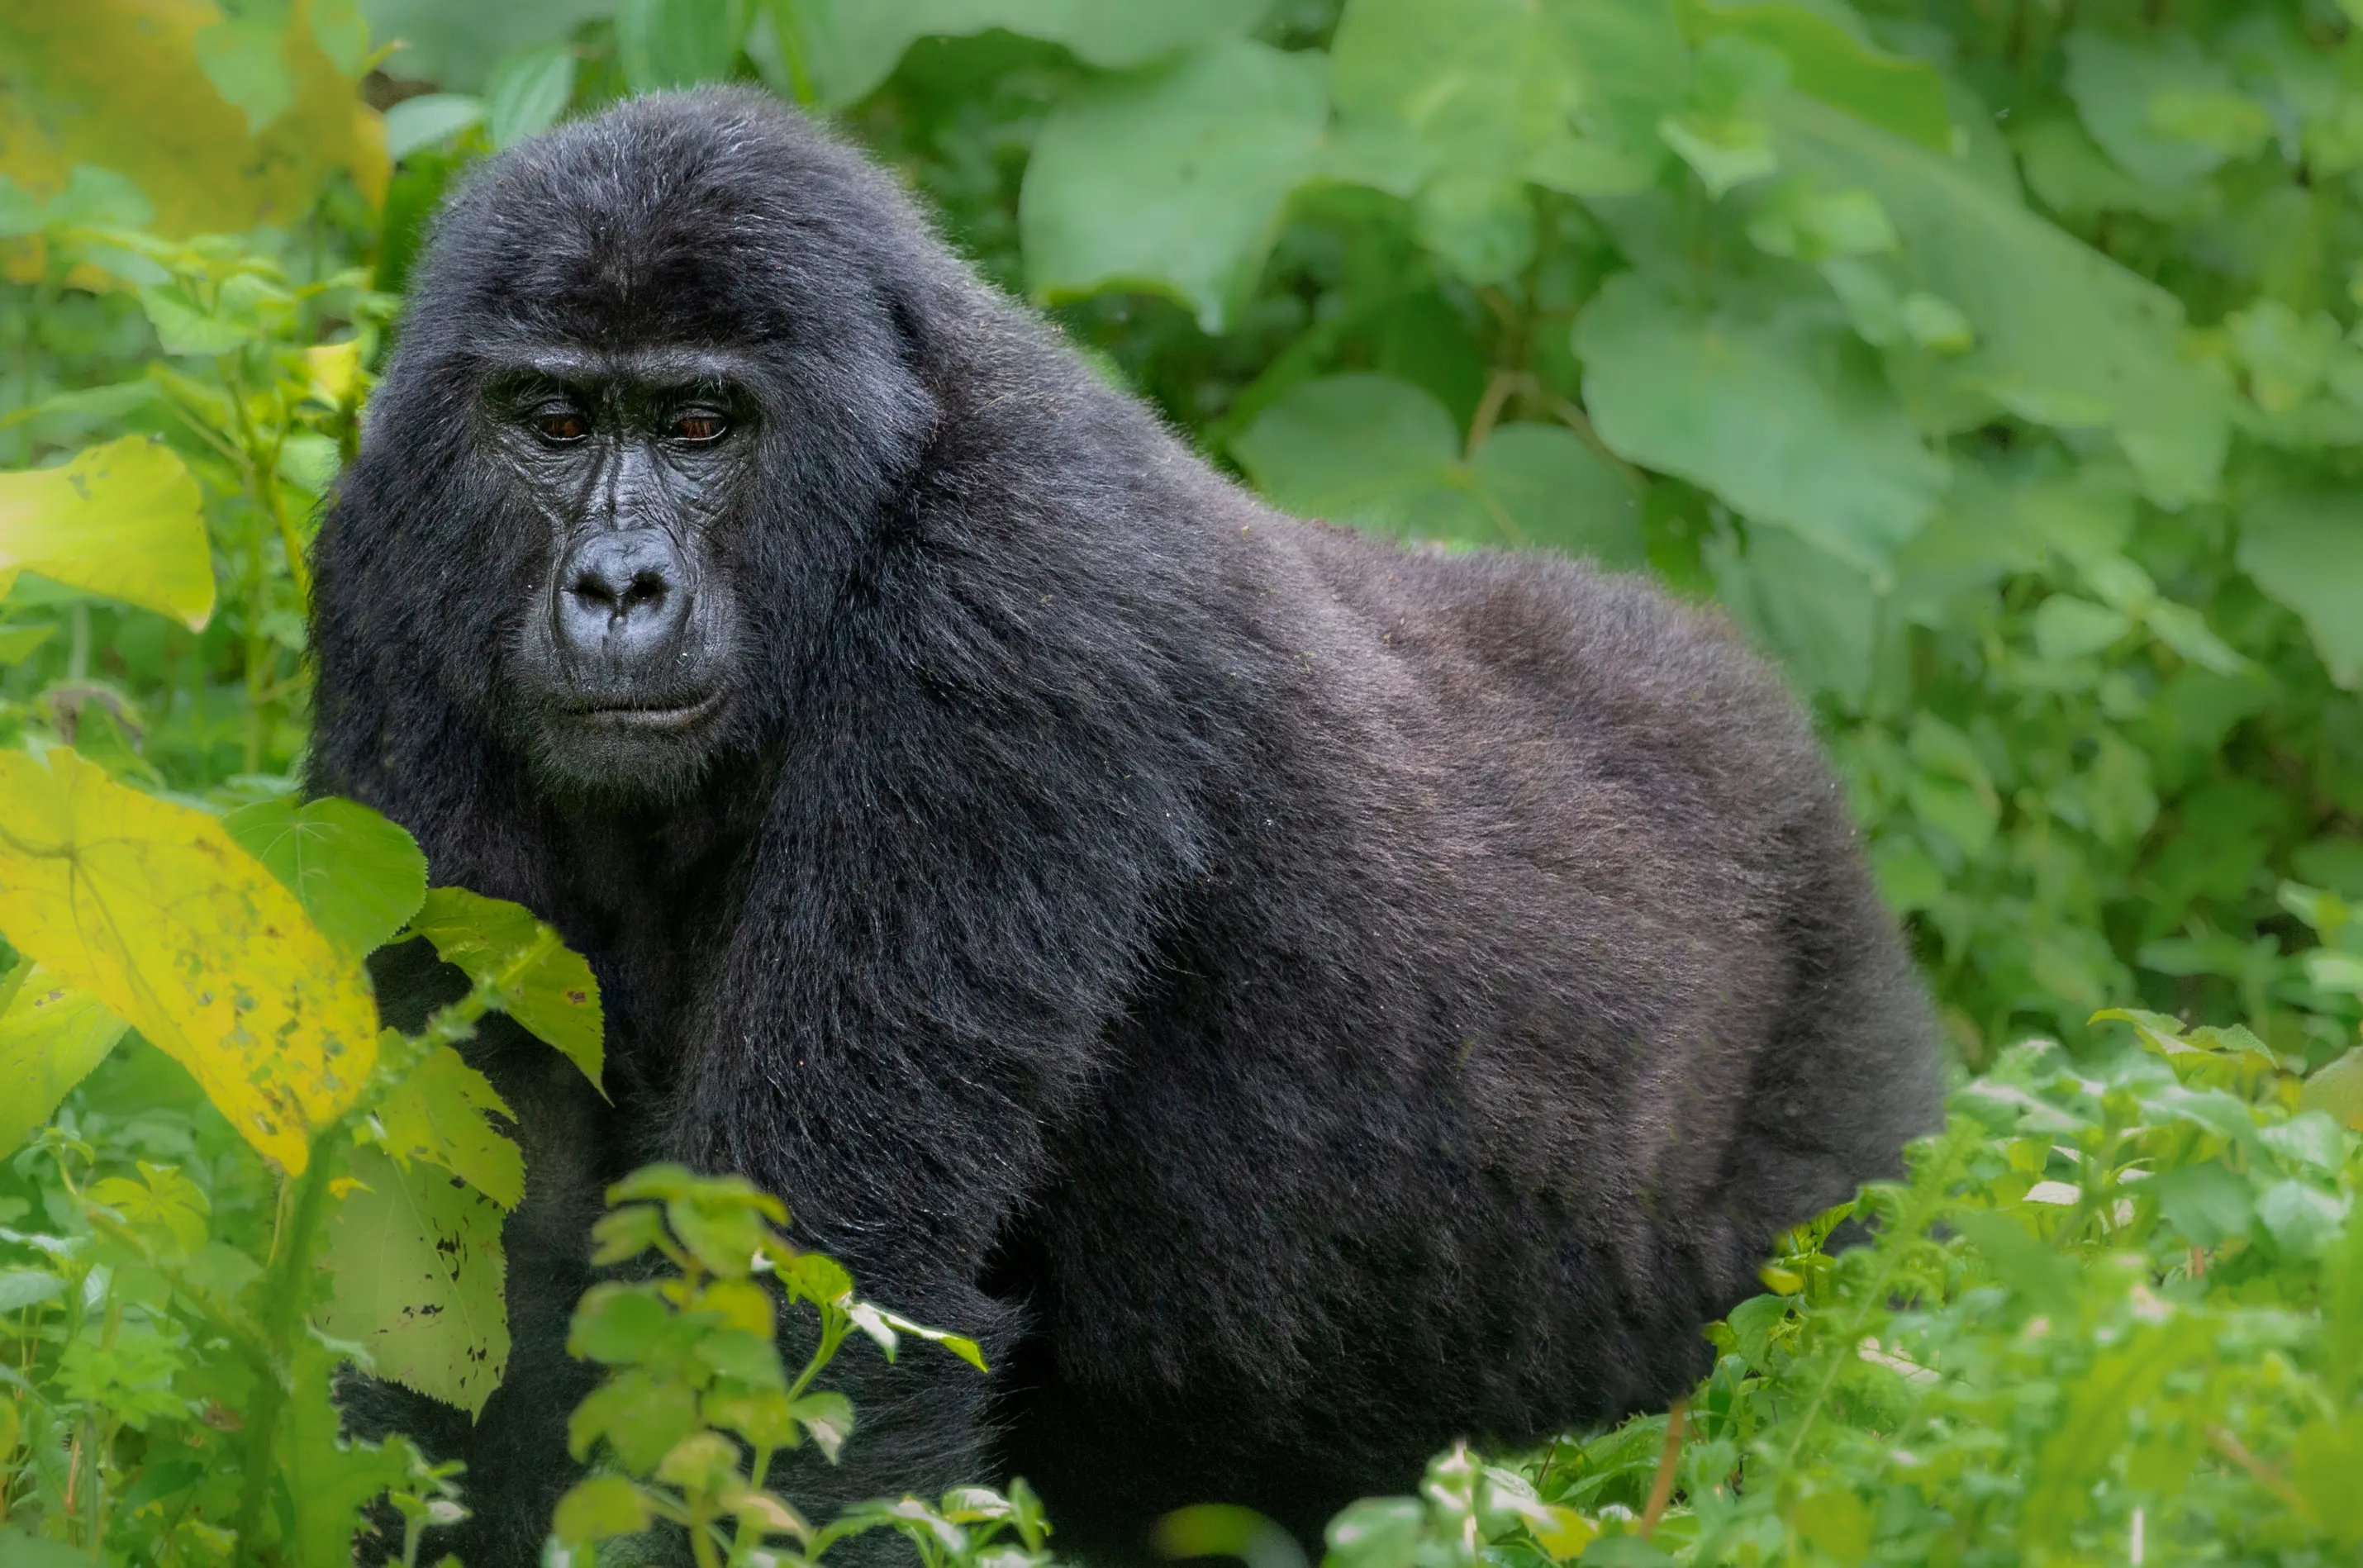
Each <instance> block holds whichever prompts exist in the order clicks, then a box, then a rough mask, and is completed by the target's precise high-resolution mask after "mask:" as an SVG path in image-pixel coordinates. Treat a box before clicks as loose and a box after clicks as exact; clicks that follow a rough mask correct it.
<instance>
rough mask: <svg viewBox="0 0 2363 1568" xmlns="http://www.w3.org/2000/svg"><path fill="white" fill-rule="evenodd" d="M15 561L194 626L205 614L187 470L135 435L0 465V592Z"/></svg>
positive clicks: (209, 587) (209, 569)
mask: <svg viewBox="0 0 2363 1568" xmlns="http://www.w3.org/2000/svg"><path fill="white" fill-rule="evenodd" d="M19 570H26V571H37V572H39V573H40V574H41V575H42V576H43V577H46V578H50V579H52V580H55V581H58V582H61V583H63V584H65V585H66V586H67V587H69V588H79V589H83V590H84V591H87V592H91V593H104V594H105V595H106V596H107V597H108V598H110V599H120V600H124V601H126V602H129V603H132V604H138V605H141V606H144V607H145V608H147V609H150V610H159V611H161V612H163V613H165V614H167V615H170V616H172V618H173V619H174V620H177V621H179V622H181V623H182V624H183V625H186V626H187V627H188V628H189V629H190V630H192V631H194V630H196V629H197V628H198V627H200V626H203V625H204V624H205V621H206V619H207V618H208V617H210V616H211V615H212V614H213V613H214V562H213V553H212V551H211V549H210V548H208V547H207V546H206V544H205V513H204V511H203V509H202V506H201V504H200V502H199V499H198V495H197V481H196V480H195V478H194V476H192V475H191V474H190V472H189V470H188V468H187V466H186V465H185V464H183V462H182V461H181V459H180V458H179V457H178V456H177V455H175V454H174V453H173V452H172V449H171V448H169V447H162V446H159V445H157V444H156V443H154V442H152V441H150V440H148V439H147V438H146V437H144V436H125V437H123V438H122V439H121V440H119V441H110V442H108V443H107V444H106V445H105V446H104V447H89V448H87V449H85V450H83V451H81V452H77V453H75V454H74V456H73V458H72V461H70V462H67V463H65V464H63V465H61V466H60V467H58V468H54V469H27V470H25V471H23V472H21V473H12V474H0V592H6V591H7V584H8V582H9V580H12V579H13V578H15V576H16V575H17V572H18V571H19Z"/></svg>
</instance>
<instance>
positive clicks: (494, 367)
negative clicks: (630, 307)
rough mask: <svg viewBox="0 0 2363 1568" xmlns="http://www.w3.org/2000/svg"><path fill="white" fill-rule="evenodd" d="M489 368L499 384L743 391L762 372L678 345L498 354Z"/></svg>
mask: <svg viewBox="0 0 2363 1568" xmlns="http://www.w3.org/2000/svg"><path fill="white" fill-rule="evenodd" d="M486 368H487V370H489V371H490V372H491V374H492V375H493V377H494V378H495V379H504V378H507V377H511V376H517V375H534V376H542V377H545V378H547V379H548V380H550V381H563V382H575V383H580V382H584V381H630V382H638V383H639V384H641V385H646V386H669V387H716V388H718V387H729V386H745V385H748V384H749V383H750V382H751V381H754V380H755V379H756V378H757V375H758V373H759V367H758V365H757V362H756V360H755V359H754V358H753V357H752V356H750V355H747V354H743V353H740V352H738V351H737V350H735V349H729V348H693V347H690V346H687V345H677V344H660V345H654V346H649V347H642V348H575V347H572V346H570V345H555V346H549V347H536V348H526V349H523V350H521V351H518V352H515V353H503V354H499V355H495V356H494V357H493V358H491V359H489V360H488V361H487V362H486Z"/></svg>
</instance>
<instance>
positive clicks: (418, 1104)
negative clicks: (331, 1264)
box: [377, 1045, 525, 1209]
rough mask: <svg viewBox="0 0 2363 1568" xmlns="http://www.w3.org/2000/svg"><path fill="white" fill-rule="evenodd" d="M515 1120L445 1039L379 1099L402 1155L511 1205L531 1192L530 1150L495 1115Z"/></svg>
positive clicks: (381, 1117) (382, 1120) (388, 1138)
mask: <svg viewBox="0 0 2363 1568" xmlns="http://www.w3.org/2000/svg"><path fill="white" fill-rule="evenodd" d="M488 1114H491V1115H499V1116H503V1117H507V1118H509V1119H510V1120H512V1121H514V1120H515V1113H514V1112H512V1111H511V1110H509V1108H508V1105H507V1103H506V1102H505V1101H504V1100H503V1099H501V1097H500V1095H499V1094H498V1093H497V1092H496V1091H495V1090H494V1088H493V1086H492V1083H491V1081H490V1080H489V1079H487V1078H486V1077H484V1075H483V1074H482V1073H480V1072H478V1071H476V1069H475V1068H473V1067H471V1066H468V1064H467V1063H466V1062H464V1061H462V1060H461V1059H460V1053H459V1052H457V1051H455V1050H453V1049H452V1048H451V1047H450V1046H449V1045H438V1046H437V1047H435V1049H434V1050H433V1051H431V1052H429V1053H428V1054H427V1059H426V1060H425V1061H423V1062H421V1063H420V1064H419V1065H418V1066H416V1067H415V1068H413V1069H412V1070H411V1073H410V1076H409V1077H406V1078H405V1079H403V1081H402V1082H401V1083H400V1084H399V1085H398V1086H396V1087H395V1088H394V1090H393V1091H392V1092H390V1093H389V1094H387V1096H386V1097H385V1099H383V1101H382V1102H380V1104H379V1106H378V1110H377V1118H378V1123H379V1125H380V1126H382V1127H383V1128H384V1130H385V1148H386V1151H387V1152H388V1153H389V1154H393V1155H394V1157H395V1158H396V1159H397V1160H402V1161H405V1162H407V1161H411V1160H425V1161H427V1163H428V1164H430V1165H440V1166H442V1167H443V1168H444V1169H445V1170H447V1171H449V1172H450V1173H451V1174H452V1175H453V1176H459V1177H460V1178H461V1179H462V1180H464V1181H466V1182H467V1183H468V1184H469V1185H470V1186H471V1187H474V1188H475V1189H476V1190H477V1191H478V1192H481V1193H483V1195H484V1196H485V1197H486V1198H491V1199H492V1200H493V1201H494V1203H497V1204H499V1205H500V1206H501V1207H502V1208H504V1209H515V1208H516V1206H517V1203H518V1201H519V1200H520V1199H522V1198H524V1197H525V1155H524V1154H522V1153H521V1152H519V1150H518V1148H517V1146H516V1143H515V1142H513V1141H512V1140H511V1139H510V1138H509V1137H508V1136H507V1135H506V1134H505V1133H503V1132H500V1131H499V1130H498V1129H497V1128H495V1127H494V1126H493V1125H492V1123H490V1122H489V1121H485V1120H484V1118H485V1117H486V1116H487V1115H488Z"/></svg>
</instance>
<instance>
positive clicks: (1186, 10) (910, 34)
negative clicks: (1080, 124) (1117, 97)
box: [772, 0, 1272, 108]
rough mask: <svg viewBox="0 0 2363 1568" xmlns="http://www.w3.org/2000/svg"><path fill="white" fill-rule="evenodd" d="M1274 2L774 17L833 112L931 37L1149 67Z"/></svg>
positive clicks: (1081, 3)
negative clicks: (980, 37) (1032, 42)
mask: <svg viewBox="0 0 2363 1568" xmlns="http://www.w3.org/2000/svg"><path fill="white" fill-rule="evenodd" d="M1271 4H1272V0H1190V3H1189V4H1187V5H1162V4H1151V5H1127V4H1117V5H1110V4H1106V3H1105V0H893V3H892V4H881V3H880V0H796V3H795V4H794V5H793V6H780V7H777V8H776V9H775V10H774V11H773V13H772V14H773V17H774V18H775V20H784V21H786V22H787V24H788V25H791V26H793V27H795V28H797V29H798V30H799V32H800V33H801V34H802V37H803V42H804V60H805V61H806V65H807V68H808V69H809V70H810V71H811V72H812V77H813V82H814V84H815V87H816V88H817V89H818V91H819V94H820V99H821V104H822V105H823V106H824V107H826V108H841V107H843V106H844V105H848V104H851V103H853V102H854V101H855V100H856V99H859V98H862V97H866V96H868V94H870V92H871V89H872V88H874V87H876V86H877V85H878V84H879V83H882V82H883V81H885V80H886V78H887V77H888V76H889V75H891V74H892V73H893V70H894V66H895V62H896V61H900V60H901V59H902V58H903V51H904V50H906V49H908V48H909V47H910V46H911V45H912V44H913V43H914V42H915V41H916V40H917V39H923V38H926V37H929V36H944V35H949V36H954V37H959V36H963V35H967V34H971V33H981V32H983V31H985V30H987V29H988V28H1006V29H1007V30H1008V31H1010V32H1013V33H1022V34H1024V35H1025V36H1026V37H1027V38H1036V39H1046V40H1048V42H1051V43H1058V44H1064V45H1066V47H1067V48H1069V49H1070V50H1073V51H1074V53H1075V55H1076V56H1077V58H1079V59H1081V60H1082V61H1086V62H1088V63H1090V64H1092V65H1097V66H1102V67H1105V68H1107V69H1109V70H1115V71H1123V70H1128V69H1131V68H1132V67H1135V66H1140V65H1146V64H1148V62H1149V61H1153V60H1156V59H1158V58H1159V57H1160V56H1163V55H1168V54H1174V53H1178V52H1179V51H1181V50H1185V49H1189V48H1191V47H1193V46H1194V45H1197V44H1203V43H1207V42H1210V41H1212V40H1214V39H1220V38H1228V37H1236V36H1237V35H1238V34H1241V33H1244V32H1246V31H1247V30H1248V28H1252V27H1254V26H1255V25H1256V23H1258V22H1259V21H1261V20H1262V19H1263V16H1264V13H1265V12H1267V11H1269V10H1270V9H1271Z"/></svg>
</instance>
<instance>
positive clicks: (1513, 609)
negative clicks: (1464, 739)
mask: <svg viewBox="0 0 2363 1568" xmlns="http://www.w3.org/2000/svg"><path fill="white" fill-rule="evenodd" d="M1300 537H1301V539H1302V542H1303V547H1304V551H1305V553H1306V555H1307V556H1308V557H1309V558H1311V559H1312V560H1313V561H1314V563H1315V567H1316V569H1317V570H1318V572H1319V573H1320V576H1321V578H1322V579H1323V580H1324V581H1325V583H1326V585H1327V587H1328V588H1329V590H1330V591H1332V592H1334V593H1335V594H1336V595H1337V597H1338V598H1339V599H1340V600H1342V601H1344V602H1348V603H1349V604H1352V605H1354V606H1355V607H1356V608H1357V609H1358V610H1359V612H1360V613H1363V614H1365V615H1367V616H1369V617H1370V618H1371V619H1372V620H1374V621H1376V622H1379V623H1381V624H1382V626H1383V631H1382V636H1383V639H1384V641H1385V644H1386V646H1388V647H1389V648H1390V649H1392V650H1393V651H1395V652H1397V653H1400V654H1402V655H1403V656H1404V657H1409V658H1412V659H1414V660H1420V659H1426V660H1428V661H1431V662H1436V663H1440V664H1444V665H1448V666H1452V667H1455V668H1459V669H1460V670H1462V671H1464V672H1465V673H1466V674H1468V675H1469V676H1470V677H1471V678H1479V677H1481V678H1482V679H1485V680H1487V681H1489V682H1491V683H1496V684H1506V685H1508V686H1510V687H1513V688H1516V689H1522V690H1527V691H1529V692H1531V693H1533V694H1534V695H1536V696H1537V697H1538V698H1541V699H1544V700H1547V701H1551V702H1552V703H1553V704H1555V705H1557V706H1559V707H1560V708H1561V709H1562V710H1564V709H1566V708H1568V707H1570V706H1574V707H1580V708H1584V709H1590V710H1592V711H1593V712H1599V713H1602V714H1603V715H1629V716H1631V717H1633V718H1635V719H1636V721H1638V720H1641V719H1644V718H1647V717H1648V716H1650V715H1657V716H1659V717H1662V716H1663V715H1666V714H1668V713H1684V712H1687V713H1690V714H1692V715H1694V716H1696V717H1697V718H1698V719H1700V720H1702V721H1703V722H1705V723H1709V724H1714V723H1725V724H1727V723H1733V722H1735V721H1736V722H1739V723H1742V724H1743V726H1744V727H1746V728H1748V729H1750V730H1758V731H1763V732H1767V733H1769V734H1780V735H1783V736H1788V737H1793V739H1794V740H1795V741H1796V742H1797V743H1799V744H1801V745H1803V746H1804V747H1805V748H1806V749H1807V750H1809V751H1810V749H1811V741H1810V737H1809V736H1807V735H1806V734H1805V733H1804V728H1803V724H1802V723H1800V722H1799V714H1798V712H1797V708H1796V704H1795V702H1794V701H1793V699H1792V697H1791V695H1790V693H1789V691H1788V690H1787V688H1786V687H1785V686H1784V685H1783V683H1782V682H1781V678H1780V676H1779V674H1778V672H1777V671H1775V670H1774V669H1773V668H1771V667H1770V666H1769V664H1768V663H1767V662H1766V661H1765V660H1764V659H1762V658H1761V657H1758V655H1757V654H1756V653H1755V652H1754V651H1753V650H1751V649H1750V648H1749V647H1748V646H1747V644H1746V642H1745V640H1744V639H1743V638H1742V637H1741V636H1740V635H1739V632H1738V629H1737V628H1736V626H1735V625H1734V624H1732V622H1731V619H1730V617H1729V616H1727V615H1726V614H1725V613H1724V612H1723V611H1722V610H1721V609H1719V608H1718V607H1716V606H1714V605H1712V604H1698V603H1692V602H1687V601H1684V600H1681V599H1680V598H1677V597H1676V596H1674V595H1673V594H1672V593H1670V592H1668V591H1666V590H1664V589H1662V588H1660V587H1659V586H1657V585H1656V584H1654V583H1652V582H1650V581H1648V580H1646V579H1644V578H1641V577H1638V576H1634V575H1629V574H1626V573H1622V572H1614V571H1608V570H1604V569H1601V568H1600V567H1598V566H1596V565H1594V564H1593V563H1592V562H1590V561H1585V560H1570V559H1568V558H1564V557H1561V556H1557V555H1551V554H1546V553H1542V552H1539V551H1495V550H1481V551H1470V552H1466V553H1446V552H1444V551H1441V550H1437V549H1433V548H1417V547H1414V548H1404V547H1400V546H1397V545H1393V544H1391V543H1388V542H1386V541H1383V540H1376V539H1372V538H1370V537H1369V536H1364V535H1359V534H1356V533H1354V532H1352V531H1351V530H1348V529H1343V528H1338V527H1336V526H1334V525H1313V526H1309V527H1307V528H1306V529H1305V530H1304V533H1303V534H1302V535H1301V536H1300Z"/></svg>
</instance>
